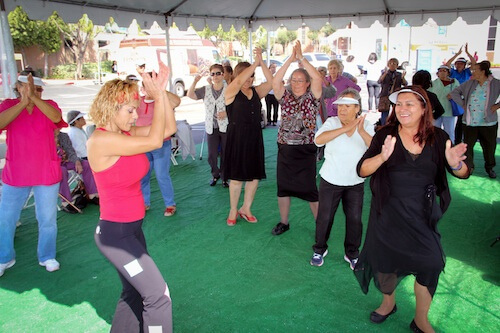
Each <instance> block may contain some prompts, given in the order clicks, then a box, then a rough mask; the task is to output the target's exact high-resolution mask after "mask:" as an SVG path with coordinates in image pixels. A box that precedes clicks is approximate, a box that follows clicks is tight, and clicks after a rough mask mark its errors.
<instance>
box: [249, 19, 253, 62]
mask: <svg viewBox="0 0 500 333" xmlns="http://www.w3.org/2000/svg"><path fill="white" fill-rule="evenodd" d="M252 29H253V27H252V21H248V43H249V44H250V52H249V59H250V61H249V62H250V63H253V45H252V44H253V43H252Z"/></svg>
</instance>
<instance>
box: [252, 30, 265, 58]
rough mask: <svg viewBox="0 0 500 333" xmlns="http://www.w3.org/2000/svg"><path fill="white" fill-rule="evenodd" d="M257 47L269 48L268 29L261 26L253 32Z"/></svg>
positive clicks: (263, 49)
mask: <svg viewBox="0 0 500 333" xmlns="http://www.w3.org/2000/svg"><path fill="white" fill-rule="evenodd" d="M252 38H254V45H255V47H260V48H261V49H262V51H263V52H264V51H266V50H267V30H266V29H264V27H263V26H260V27H259V28H258V29H257V30H256V31H255V32H254V33H253V34H252Z"/></svg>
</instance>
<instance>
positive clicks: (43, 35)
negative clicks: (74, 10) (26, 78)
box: [36, 11, 62, 77]
mask: <svg viewBox="0 0 500 333" xmlns="http://www.w3.org/2000/svg"><path fill="white" fill-rule="evenodd" d="M58 19H60V17H59V15H58V14H57V12H55V11H54V12H53V13H52V15H51V16H49V18H48V19H47V21H36V24H37V27H38V29H37V30H38V31H37V44H38V46H39V47H40V49H42V51H43V53H44V67H43V75H44V77H47V76H48V71H49V54H52V53H55V52H57V51H59V50H60V49H61V46H62V38H61V33H60V31H59V29H58V28H57V25H56V24H55V22H54V21H56V20H58Z"/></svg>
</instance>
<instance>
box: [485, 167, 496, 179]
mask: <svg viewBox="0 0 500 333" xmlns="http://www.w3.org/2000/svg"><path fill="white" fill-rule="evenodd" d="M486 173H487V174H488V177H490V178H491V179H495V178H497V174H496V173H495V171H494V170H493V169H489V170H486Z"/></svg>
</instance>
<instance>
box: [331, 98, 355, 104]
mask: <svg viewBox="0 0 500 333" xmlns="http://www.w3.org/2000/svg"><path fill="white" fill-rule="evenodd" d="M333 104H356V105H359V101H358V100H357V99H355V98H352V97H345V96H344V97H341V98H339V99H338V100H336V101H335V102H333Z"/></svg>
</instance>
